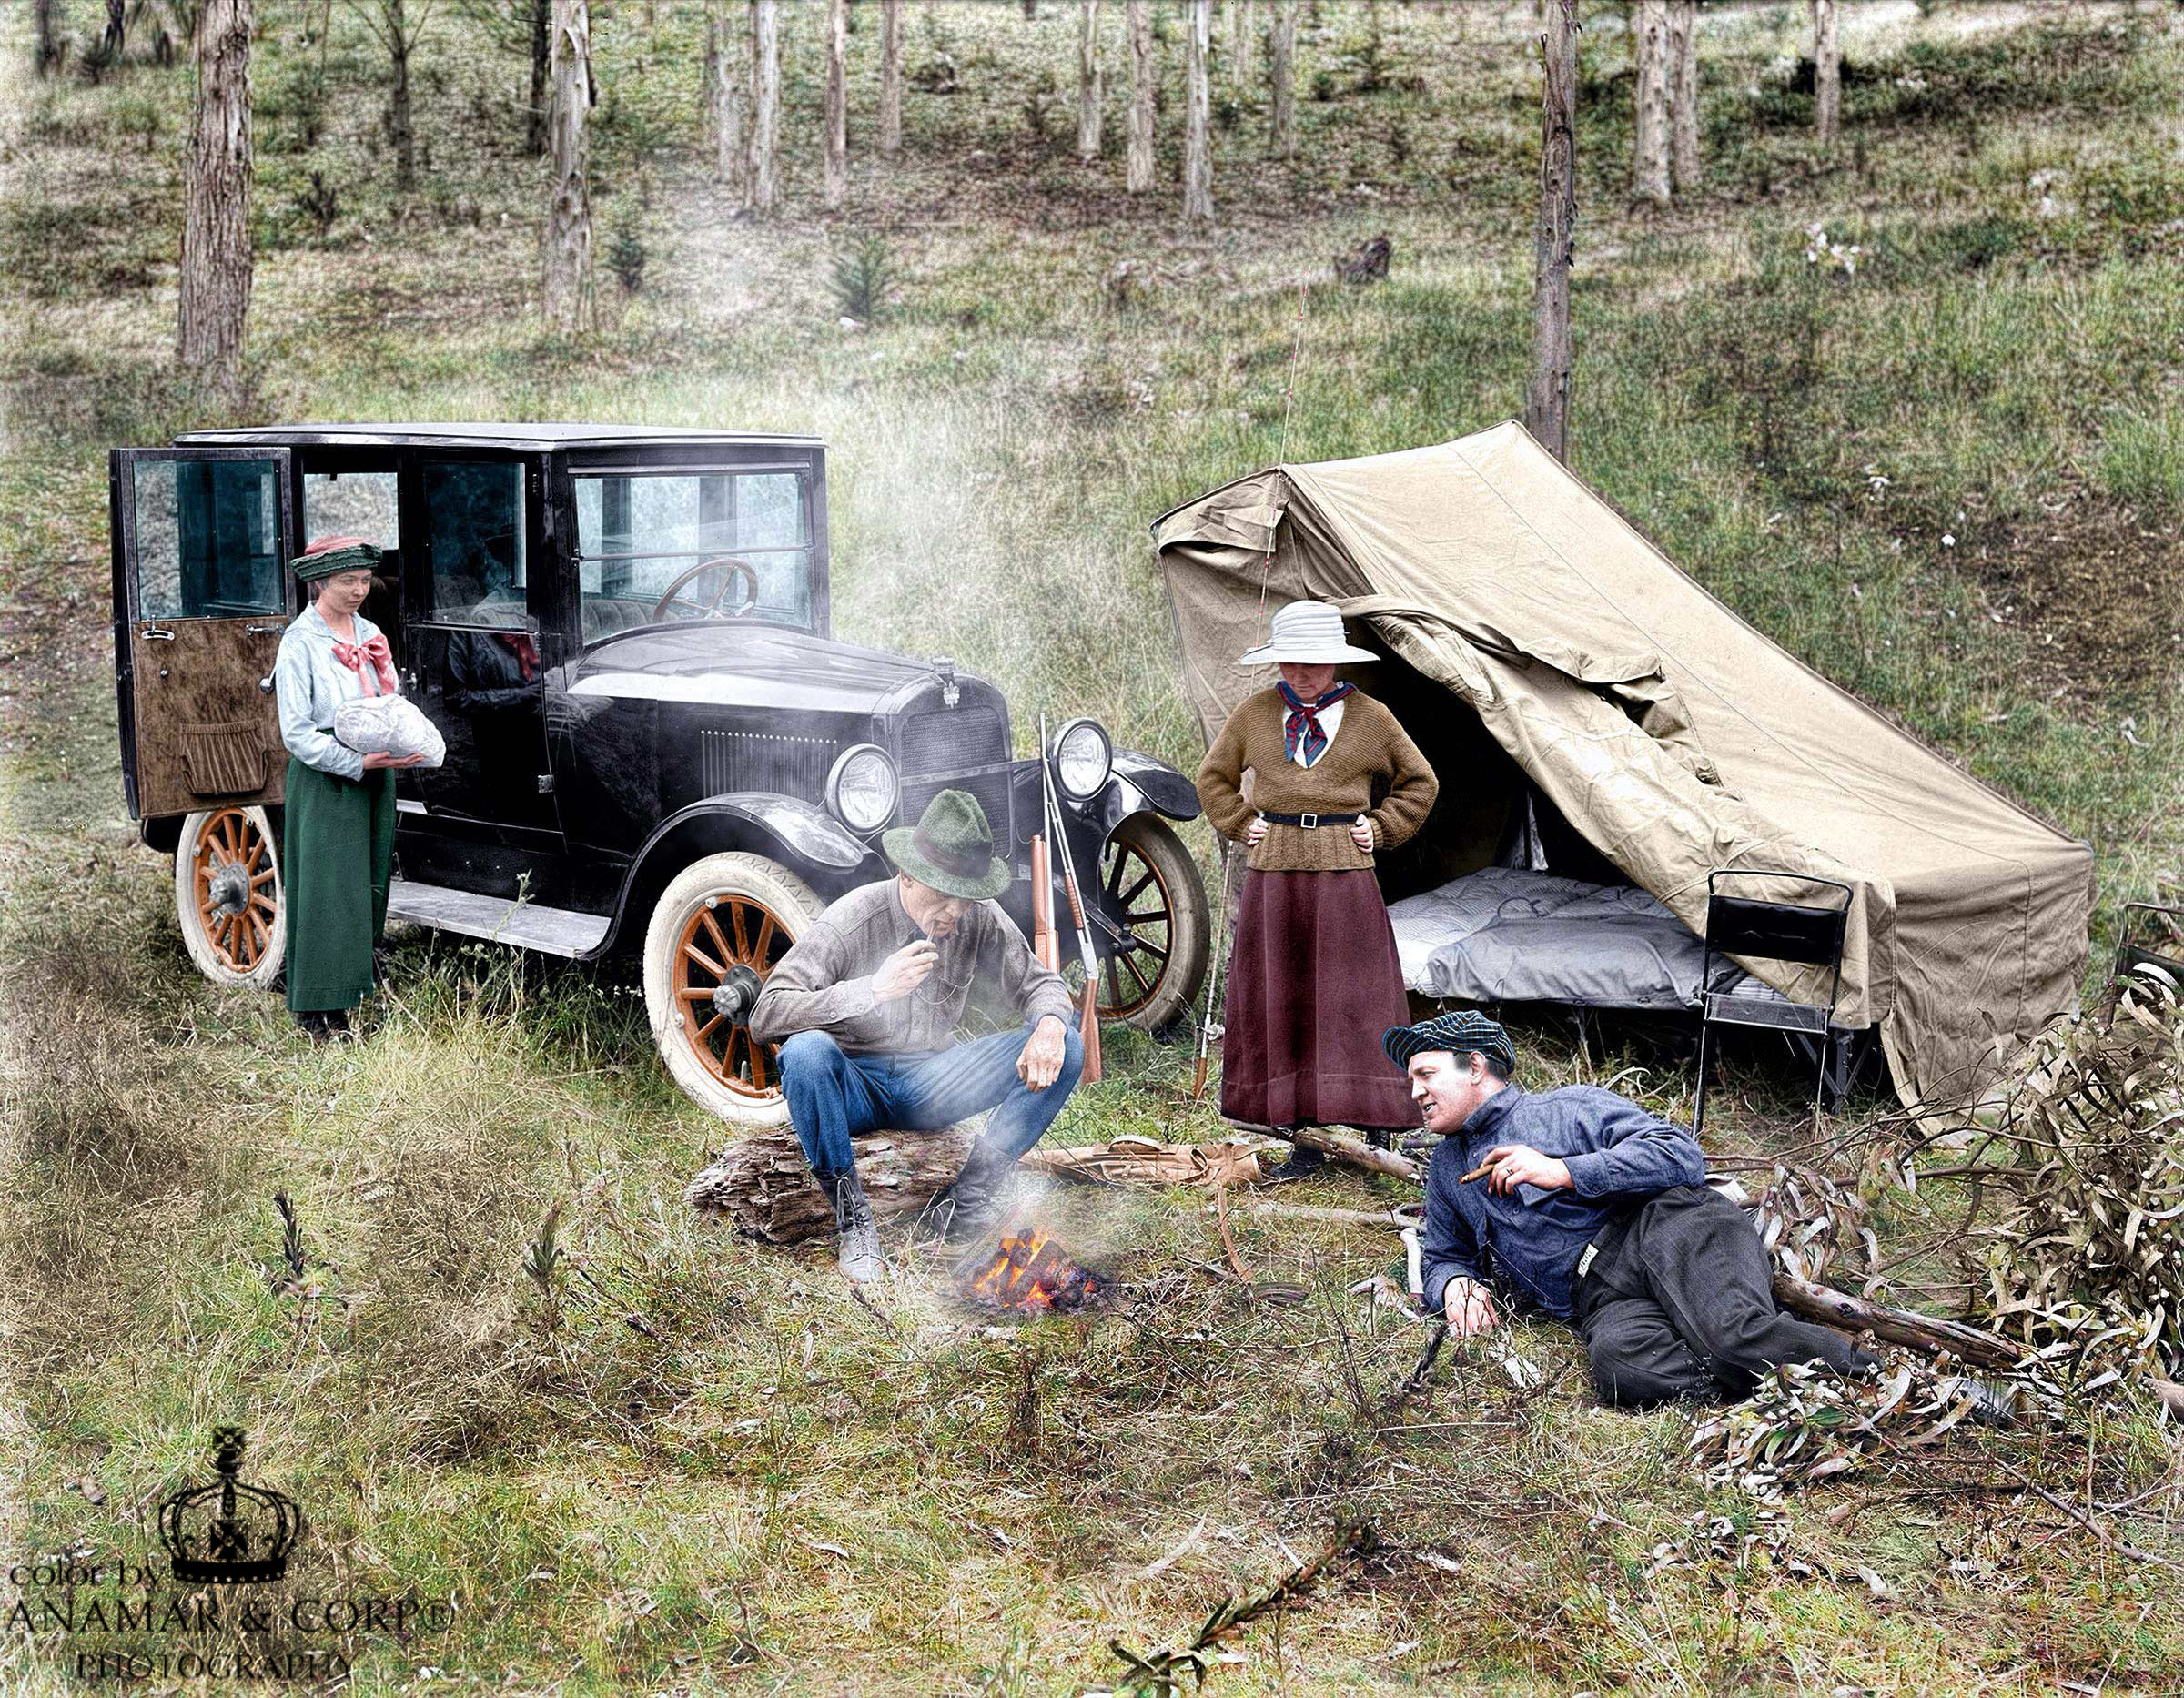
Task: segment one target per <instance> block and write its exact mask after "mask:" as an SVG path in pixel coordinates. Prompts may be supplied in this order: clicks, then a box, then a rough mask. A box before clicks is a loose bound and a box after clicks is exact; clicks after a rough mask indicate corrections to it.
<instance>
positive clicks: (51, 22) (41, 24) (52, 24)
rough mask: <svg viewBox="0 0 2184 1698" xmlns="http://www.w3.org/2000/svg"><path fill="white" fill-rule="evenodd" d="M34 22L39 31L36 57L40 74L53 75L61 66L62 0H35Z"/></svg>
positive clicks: (63, 51)
mask: <svg viewBox="0 0 2184 1698" xmlns="http://www.w3.org/2000/svg"><path fill="white" fill-rule="evenodd" d="M31 15H32V22H33V25H34V26H35V29H36V32H37V47H36V49H35V57H36V61H37V67H38V75H39V76H52V75H53V74H54V73H55V72H56V71H57V70H59V69H60V68H61V56H62V55H63V54H64V53H65V52H66V48H65V47H63V46H62V45H61V0H33V4H32V6H31Z"/></svg>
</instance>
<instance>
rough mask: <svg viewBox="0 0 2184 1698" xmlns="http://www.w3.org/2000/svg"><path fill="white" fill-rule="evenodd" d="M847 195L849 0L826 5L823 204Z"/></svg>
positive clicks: (830, 206)
mask: <svg viewBox="0 0 2184 1698" xmlns="http://www.w3.org/2000/svg"><path fill="white" fill-rule="evenodd" d="M848 195H849V0H827V5H826V206H827V210H828V211H830V212H831V211H833V210H834V208H835V207H839V206H841V204H842V203H843V201H844V199H846V198H847V197H848Z"/></svg>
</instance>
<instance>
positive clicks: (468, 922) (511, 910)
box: [387, 878, 612, 958]
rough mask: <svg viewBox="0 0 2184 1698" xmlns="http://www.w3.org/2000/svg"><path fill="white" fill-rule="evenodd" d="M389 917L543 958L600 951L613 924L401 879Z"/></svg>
mask: <svg viewBox="0 0 2184 1698" xmlns="http://www.w3.org/2000/svg"><path fill="white" fill-rule="evenodd" d="M387 917H388V918H389V919H390V920H408V921H410V923H411V924H412V925H429V926H430V927H432V929H433V930H435V931H439V932H460V933H461V934H462V935H463V936H465V937H482V938H485V939H487V940H488V941H489V942H491V943H496V944H508V945H512V946H513V947H515V948H518V949H535V950H537V951H538V952H539V954H541V955H562V956H566V957H571V958H573V957H575V956H578V955H589V954H591V951H592V950H594V949H596V948H598V947H599V945H601V944H602V943H603V942H605V941H606V935H607V928H608V927H609V925H611V924H612V922H611V921H610V920H609V918H608V917H607V916H606V915H603V914H579V913H577V912H576V910H574V909H573V908H546V907H541V906H540V905H539V904H537V903H535V902H511V901H510V900H509V899H508V898H507V897H505V896H480V895H478V894H474V893H472V892H470V891H467V890H450V889H448V888H447V887H446V886H445V885H441V884H419V883H417V882H416V881H415V880H414V879H407V878H398V879H396V880H394V882H393V883H392V884H389V886H388V890H387Z"/></svg>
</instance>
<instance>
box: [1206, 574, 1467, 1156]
mask: <svg viewBox="0 0 2184 1698" xmlns="http://www.w3.org/2000/svg"><path fill="white" fill-rule="evenodd" d="M1377 658H1378V657H1377V656H1375V655H1374V654H1373V653H1371V652H1370V651H1369V650H1365V649H1360V648H1355V647H1352V646H1351V645H1350V643H1349V642H1346V641H1345V640H1344V638H1343V635H1342V616H1341V615H1340V613H1339V612H1337V611H1335V610H1334V609H1333V608H1331V607H1330V606H1328V605H1327V604H1326V603H1325V602H1322V601H1292V602H1290V603H1289V605H1288V606H1287V607H1285V608H1283V609H1282V610H1281V611H1279V612H1278V613H1276V614H1275V615H1274V619H1273V624H1272V631H1271V633H1270V639H1269V642H1266V643H1265V644H1263V645H1262V646H1260V647H1259V648H1256V649H1253V650H1252V651H1250V652H1249V653H1247V654H1245V655H1244V656H1243V657H1242V658H1241V659H1240V660H1239V662H1237V664H1239V666H1261V665H1265V664H1267V663H1269V662H1272V663H1274V664H1275V665H1278V666H1279V668H1280V669H1281V682H1279V683H1278V684H1276V685H1275V686H1274V687H1273V688H1272V689H1271V690H1262V691H1260V692H1258V693H1257V694H1256V695H1251V696H1248V697H1246V698H1245V699H1244V701H1243V702H1241V703H1239V705H1238V707H1237V709H1236V711H1235V712H1234V713H1231V714H1229V719H1228V723H1226V724H1224V725H1223V726H1222V727H1221V732H1220V735H1219V736H1218V737H1216V738H1215V739H1214V742H1213V746H1212V747H1211V748H1210V749H1208V751H1207V752H1206V759H1205V762H1204V763H1203V764H1202V765H1200V767H1199V768H1198V800H1199V801H1200V802H1201V803H1203V804H1205V808H1206V816H1207V818H1208V819H1209V820H1211V821H1212V822H1213V824H1214V825H1215V827H1216V829H1218V831H1220V832H1221V833H1222V834H1224V835H1225V836H1227V837H1229V839H1231V840H1232V841H1235V842H1239V843H1242V844H1246V845H1247V846H1248V847H1249V862H1248V864H1249V868H1250V871H1249V874H1247V875H1246V877H1245V880H1244V894H1243V902H1242V905H1241V906H1240V907H1239V911H1238V914H1237V921H1236V953H1235V955H1234V957H1233V959H1232V961H1231V964H1230V967H1229V996H1228V1002H1227V1005H1226V1010H1225V1013H1224V1016H1223V1022H1224V1036H1223V1037H1222V1039H1221V1113H1222V1115H1223V1116H1224V1117H1227V1118H1229V1119H1230V1120H1238V1121H1243V1122H1246V1123H1248V1124H1250V1125H1255V1126H1264V1127H1273V1128H1274V1129H1275V1130H1277V1131H1279V1130H1280V1129H1281V1128H1282V1127H1303V1126H1350V1127H1362V1128H1365V1129H1367V1130H1369V1131H1377V1130H1386V1131H1388V1132H1389V1133H1390V1134H1392V1133H1393V1132H1395V1131H1397V1130H1400V1129H1406V1128H1410V1127H1416V1126H1418V1125H1419V1121H1420V1117H1419V1112H1418V1109H1417V1107H1415V1106H1414V1105H1413V1104H1412V1103H1411V1098H1410V1095H1409V1092H1408V1090H1407V1088H1406V1086H1405V1083H1404V1081H1403V1080H1401V1079H1400V1078H1398V1077H1396V1076H1393V1075H1392V1074H1391V1073H1390V1071H1389V1069H1388V1067H1387V1066H1386V1064H1385V1062H1384V1060H1383V1058H1382V1056H1381V1054H1380V1033H1382V1032H1384V1031H1386V1030H1387V1029H1388V1028H1389V1027H1390V1026H1402V1025H1404V1024H1406V1023H1407V1022H1408V1021H1409V1019H1410V1010H1409V1004H1408V1001H1407V999H1406V997H1405V996H1404V992H1403V974H1402V967H1401V965H1400V963H1399V961H1398V960H1397V957H1396V951H1395V933H1394V931H1393V929H1392V928H1391V927H1390V925H1389V924H1388V910H1387V907H1386V905H1384V904H1383V903H1382V901H1381V899H1380V881H1379V878H1378V876H1377V875H1376V874H1374V872H1373V855H1374V854H1375V853H1376V852H1377V851H1380V850H1382V849H1392V848H1393V847H1395V846H1396V845H1397V844H1400V843H1402V842H1404V841H1405V840H1406V839H1408V838H1409V837H1410V836H1411V834H1413V833H1415V832H1416V831H1417V830H1418V828H1419V827H1420V826H1421V825H1422V824H1424V823H1425V819H1426V814H1427V813H1428V812H1429V811H1430V810H1431V808H1432V806H1433V798H1434V796H1435V794H1436V793H1438V791H1439V788H1440V786H1439V784H1438V783H1437V782H1436V780H1435V779H1434V776H1433V769H1432V768H1431V766H1429V765H1428V764H1427V763H1426V758H1425V756H1424V755H1422V754H1421V753H1419V751H1418V745H1417V744H1416V743H1412V742H1411V739H1410V737H1409V736H1408V735H1407V734H1405V733H1404V731H1403V728H1402V726H1401V725H1400V724H1399V723H1397V721H1396V717H1395V715H1394V714H1392V713H1390V712H1389V711H1388V710H1387V709H1386V708H1385V707H1383V706H1382V705H1381V704H1380V702H1375V701H1374V700H1373V699H1372V698H1371V697H1370V696H1367V695H1363V694H1361V693H1360V692H1359V691H1358V689H1357V687H1356V686H1355V685H1354V684H1349V683H1337V682H1335V668H1336V666H1337V665H1339V664H1340V663H1341V662H1345V661H1370V660H1374V659H1377ZM1247 771H1249V773H1251V774H1252V780H1251V798H1250V800H1249V801H1248V802H1247V801H1246V800H1245V799H1244V794H1243V777H1244V773H1246V772H1247ZM1376 794H1378V795H1379V796H1380V798H1381V799H1380V801H1379V802H1378V803H1377V804H1376V802H1375V801H1374V797H1375V795H1376ZM1319 1163H1320V1156H1319V1152H1317V1151H1307V1150H1305V1149H1303V1148H1301V1147H1300V1148H1299V1149H1298V1150H1297V1151H1296V1152H1295V1154H1294V1155H1293V1156H1292V1157H1290V1160H1289V1172H1290V1173H1298V1172H1303V1171H1308V1170H1309V1168H1311V1167H1317V1166H1318V1165H1319Z"/></svg>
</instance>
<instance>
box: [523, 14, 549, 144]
mask: <svg viewBox="0 0 2184 1698" xmlns="http://www.w3.org/2000/svg"><path fill="white" fill-rule="evenodd" d="M552 46H553V0H531V106H530V108H529V115H528V116H526V117H525V119H524V121H523V151H524V152H525V153H527V154H529V155H531V157H532V158H534V159H535V158H537V157H539V156H540V155H541V154H542V153H544V152H545V151H546V66H547V60H548V58H549V56H550V55H551V51H552Z"/></svg>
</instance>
